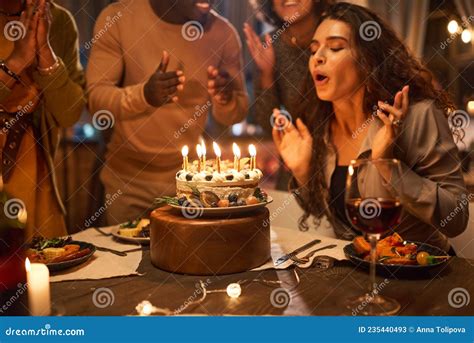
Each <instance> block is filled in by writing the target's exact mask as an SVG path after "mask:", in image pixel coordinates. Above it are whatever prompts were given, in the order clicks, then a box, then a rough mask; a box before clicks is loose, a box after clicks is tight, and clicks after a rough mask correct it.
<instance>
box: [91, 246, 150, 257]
mask: <svg viewBox="0 0 474 343" xmlns="http://www.w3.org/2000/svg"><path fill="white" fill-rule="evenodd" d="M95 247H96V249H97V250H99V251H105V252H110V253H112V254H115V255H117V256H127V253H129V252H135V251H140V250H142V248H133V249H129V250H125V251H118V250H114V249H110V248H104V247H98V246H97V245H96V246H95Z"/></svg>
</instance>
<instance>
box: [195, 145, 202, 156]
mask: <svg viewBox="0 0 474 343" xmlns="http://www.w3.org/2000/svg"><path fill="white" fill-rule="evenodd" d="M196 153H197V155H198V157H199V158H201V156H202V146H201V144H198V145H196Z"/></svg>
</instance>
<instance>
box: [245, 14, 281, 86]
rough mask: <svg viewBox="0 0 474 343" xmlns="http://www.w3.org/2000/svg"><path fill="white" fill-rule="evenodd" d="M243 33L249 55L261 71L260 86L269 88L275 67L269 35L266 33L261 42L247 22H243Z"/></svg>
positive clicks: (273, 52)
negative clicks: (263, 40)
mask: <svg viewBox="0 0 474 343" xmlns="http://www.w3.org/2000/svg"><path fill="white" fill-rule="evenodd" d="M244 33H245V38H246V42H247V46H248V48H249V51H250V55H252V58H253V60H254V61H255V64H256V65H257V68H258V70H259V71H260V73H261V78H262V83H263V84H262V87H264V88H269V87H271V84H272V83H273V82H272V80H273V72H274V67H275V51H274V50H273V45H272V40H271V38H270V36H269V35H268V34H266V35H265V42H264V43H263V42H262V41H261V40H260V38H259V37H258V36H257V34H256V33H255V31H254V30H253V29H252V27H251V26H250V25H249V24H247V23H245V24H244Z"/></svg>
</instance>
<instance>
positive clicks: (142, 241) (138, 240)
mask: <svg viewBox="0 0 474 343" xmlns="http://www.w3.org/2000/svg"><path fill="white" fill-rule="evenodd" d="M119 229H120V225H117V226H114V227H113V228H112V231H111V233H112V236H114V237H115V238H117V239H120V240H121V241H125V242H132V243H135V244H150V237H125V236H122V235H120V234H119Z"/></svg>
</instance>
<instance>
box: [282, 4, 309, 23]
mask: <svg viewBox="0 0 474 343" xmlns="http://www.w3.org/2000/svg"><path fill="white" fill-rule="evenodd" d="M313 6H314V3H313V0H273V11H275V13H276V14H277V15H278V17H280V18H281V19H282V20H284V21H290V22H292V23H294V22H297V21H299V20H301V19H302V18H304V17H306V16H307V15H308V14H310V13H312V12H313Z"/></svg>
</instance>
